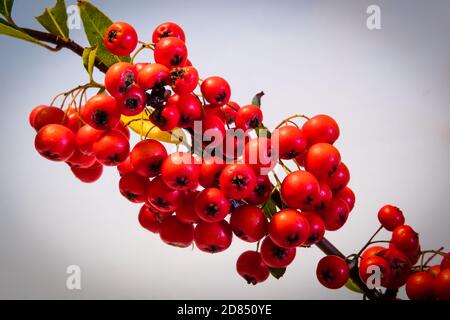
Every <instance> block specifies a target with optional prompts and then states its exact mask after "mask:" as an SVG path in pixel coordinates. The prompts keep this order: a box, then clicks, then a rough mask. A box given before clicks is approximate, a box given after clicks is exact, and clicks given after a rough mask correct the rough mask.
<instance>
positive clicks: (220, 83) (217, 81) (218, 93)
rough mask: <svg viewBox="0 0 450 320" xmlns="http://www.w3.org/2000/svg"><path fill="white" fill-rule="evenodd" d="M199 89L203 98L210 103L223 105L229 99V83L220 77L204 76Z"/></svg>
mask: <svg viewBox="0 0 450 320" xmlns="http://www.w3.org/2000/svg"><path fill="white" fill-rule="evenodd" d="M200 90H201V92H202V95H203V97H204V98H205V100H206V101H208V103H210V104H213V105H218V106H223V105H224V104H226V103H228V101H230V96H231V89H230V85H229V84H228V82H227V81H226V80H225V79H223V78H221V77H209V78H206V79H205V80H203V82H202V84H201V86H200Z"/></svg>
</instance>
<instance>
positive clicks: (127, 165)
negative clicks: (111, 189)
mask: <svg viewBox="0 0 450 320" xmlns="http://www.w3.org/2000/svg"><path fill="white" fill-rule="evenodd" d="M117 171H119V174H120V176H123V175H125V174H127V173H129V172H134V168H133V164H132V163H131V153H130V154H129V155H128V157H127V158H126V159H125V161H124V162H122V163H120V164H119V165H118V166H117Z"/></svg>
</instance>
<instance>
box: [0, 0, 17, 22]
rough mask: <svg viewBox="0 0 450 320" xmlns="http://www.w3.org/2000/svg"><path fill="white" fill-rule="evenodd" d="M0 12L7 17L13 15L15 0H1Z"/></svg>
mask: <svg viewBox="0 0 450 320" xmlns="http://www.w3.org/2000/svg"><path fill="white" fill-rule="evenodd" d="M0 1H1V4H0V14H1V15H2V16H4V17H5V18H6V19H8V18H10V17H11V10H12V6H13V4H14V0H0Z"/></svg>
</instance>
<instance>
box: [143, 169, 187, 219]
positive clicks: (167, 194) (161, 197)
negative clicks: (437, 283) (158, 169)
mask: <svg viewBox="0 0 450 320" xmlns="http://www.w3.org/2000/svg"><path fill="white" fill-rule="evenodd" d="M180 200H181V193H180V191H178V190H174V189H171V188H169V187H168V186H167V185H166V184H165V183H164V182H163V181H162V178H161V176H158V177H156V178H154V179H153V180H152V181H150V183H149V185H148V189H147V204H148V205H149V206H150V207H152V208H153V209H155V210H156V211H158V212H161V213H164V212H174V211H175V210H176V209H177V208H178V206H179V204H180Z"/></svg>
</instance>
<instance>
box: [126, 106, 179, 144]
mask: <svg viewBox="0 0 450 320" xmlns="http://www.w3.org/2000/svg"><path fill="white" fill-rule="evenodd" d="M121 120H122V122H123V123H125V124H127V125H128V127H129V128H130V129H131V130H133V131H134V132H136V133H137V134H139V135H140V136H143V137H145V136H146V135H147V138H150V139H155V140H158V141H162V142H167V143H173V144H179V143H181V141H184V140H185V139H186V136H185V134H184V133H183V130H181V129H175V130H173V131H171V132H167V131H162V130H160V129H159V128H158V127H157V126H155V125H154V124H153V122H151V121H150V120H149V118H148V116H147V115H146V113H145V111H143V112H142V113H141V114H138V115H136V116H132V117H127V116H122V117H121Z"/></svg>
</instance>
